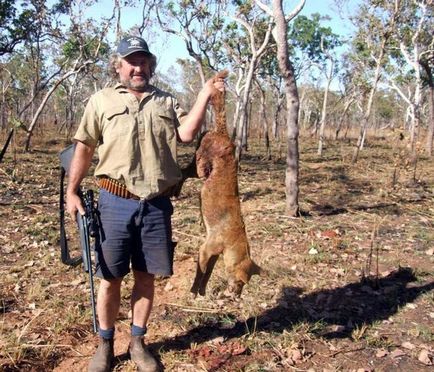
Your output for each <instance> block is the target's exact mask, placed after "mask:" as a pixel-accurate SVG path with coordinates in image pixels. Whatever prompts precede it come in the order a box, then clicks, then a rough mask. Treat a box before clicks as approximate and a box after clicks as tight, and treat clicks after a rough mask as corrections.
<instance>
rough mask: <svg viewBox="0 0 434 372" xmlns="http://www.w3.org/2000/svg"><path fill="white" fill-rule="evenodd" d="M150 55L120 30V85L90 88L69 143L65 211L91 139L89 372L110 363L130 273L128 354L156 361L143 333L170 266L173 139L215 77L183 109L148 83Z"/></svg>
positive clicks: (200, 110)
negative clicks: (98, 242)
mask: <svg viewBox="0 0 434 372" xmlns="http://www.w3.org/2000/svg"><path fill="white" fill-rule="evenodd" d="M155 67H156V58H155V56H154V55H153V54H152V53H151V52H150V51H149V49H148V45H147V44H146V42H145V40H143V39H142V38H140V37H136V36H128V37H125V38H123V39H122V40H121V41H120V42H119V45H118V48H117V53H116V54H115V55H114V56H113V57H112V59H111V69H112V72H114V73H115V75H116V76H117V78H118V80H119V83H118V84H117V85H116V86H115V87H112V88H105V89H102V90H100V91H99V92H97V93H96V94H94V95H93V96H92V97H91V98H90V100H89V102H88V104H87V106H86V109H85V112H84V114H83V118H82V121H81V123H80V126H79V128H78V130H77V133H76V134H75V136H74V139H75V141H76V142H77V146H76V150H75V154H74V158H73V160H72V164H71V169H70V173H69V182H68V187H67V192H66V193H67V195H66V198H67V210H68V212H69V213H70V214H71V216H73V218H75V216H76V213H77V211H78V212H79V213H81V214H83V213H84V209H83V206H82V205H81V202H80V198H79V197H78V195H77V189H78V187H79V185H80V182H81V181H82V179H83V178H84V177H85V175H86V174H87V171H88V169H89V166H90V163H91V159H92V156H93V153H94V150H95V148H96V147H98V155H99V161H98V164H97V166H96V168H95V176H96V179H97V182H98V184H99V187H100V198H99V210H100V212H101V225H102V228H101V234H102V247H101V249H100V250H98V251H97V252H95V254H96V275H97V276H98V277H100V278H101V282H100V286H99V290H98V296H97V313H98V322H99V336H100V342H99V346H98V349H97V351H96V353H95V355H94V357H93V358H92V360H91V362H90V365H89V371H93V372H95V371H109V370H110V365H111V363H112V359H113V336H114V324H115V320H116V317H117V315H118V312H119V306H120V288H121V283H122V278H123V277H124V276H125V275H126V274H127V273H128V272H129V270H130V263H131V267H132V271H133V276H134V286H133V289H132V294H131V309H132V327H131V343H130V348H129V351H130V355H131V359H132V360H133V361H134V362H135V363H136V364H137V366H138V369H139V371H156V370H158V364H157V362H156V360H155V359H154V357H153V356H152V355H151V354H150V352H149V351H148V350H147V349H146V347H145V345H144V342H143V337H144V335H145V333H146V324H147V321H148V319H149V315H150V313H151V309H152V304H153V297H154V275H162V276H168V275H171V274H172V266H173V248H174V244H173V243H172V236H171V235H172V229H171V214H172V212H173V208H172V204H171V202H170V199H169V195H170V189H171V187H172V186H174V185H175V184H176V183H177V182H178V181H179V179H180V178H181V173H180V169H179V167H178V165H177V162H176V143H177V141H180V142H190V141H192V140H193V139H194V138H195V136H196V134H197V132H198V131H199V129H200V126H201V123H202V121H203V119H204V117H205V113H206V108H207V104H208V100H209V98H210V97H211V95H212V92H213V91H215V89H219V90H221V91H223V90H224V83H223V81H222V80H220V81H213V80H209V81H208V82H206V84H205V85H204V87H203V88H202V90H201V91H200V92H199V94H198V96H197V99H196V102H195V103H194V105H193V107H192V109H191V111H190V112H189V113H188V114H187V113H186V112H185V111H183V110H182V108H181V107H180V106H179V104H178V102H177V101H176V99H175V98H174V97H173V96H171V95H170V94H168V93H165V92H163V91H161V90H159V89H157V88H156V87H154V86H152V85H150V84H149V80H150V78H151V77H152V75H153V73H154V70H155Z"/></svg>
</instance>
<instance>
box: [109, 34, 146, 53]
mask: <svg viewBox="0 0 434 372" xmlns="http://www.w3.org/2000/svg"><path fill="white" fill-rule="evenodd" d="M116 51H117V52H118V53H119V55H120V56H121V57H122V58H124V57H126V56H129V55H130V54H132V53H135V52H143V53H146V54H148V55H151V56H153V54H152V53H151V52H150V51H149V48H148V44H146V41H145V40H143V39H142V38H141V37H138V36H126V37H124V38H123V39H121V41H119V45H118V48H117V50H116Z"/></svg>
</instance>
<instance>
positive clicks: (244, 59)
mask: <svg viewBox="0 0 434 372" xmlns="http://www.w3.org/2000/svg"><path fill="white" fill-rule="evenodd" d="M233 3H234V5H235V7H236V8H235V9H236V11H235V14H234V15H233V16H231V19H232V20H233V23H232V26H231V33H229V34H228V35H226V44H227V45H230V44H232V45H233V43H237V46H235V47H232V48H231V50H232V51H234V50H237V51H239V53H238V54H235V53H231V56H232V58H235V62H237V64H238V69H239V70H240V71H243V74H242V75H243V78H242V81H243V88H242V95H241V96H240V100H239V103H240V106H239V118H238V120H237V121H236V122H234V128H236V138H235V144H236V148H235V158H236V159H237V161H238V162H239V161H240V158H241V153H242V148H243V147H246V144H247V123H248V103H249V100H250V95H251V90H252V84H253V81H254V77H255V74H256V73H257V71H258V67H259V63H260V61H261V58H262V57H263V56H264V54H265V52H266V51H267V46H268V44H269V41H270V38H271V30H272V23H271V22H270V21H267V20H266V19H264V17H263V15H262V12H261V11H260V10H259V12H258V10H255V7H254V4H253V3H252V2H250V1H240V0H237V1H234V2H233ZM237 34H238V37H237V36H236V35H237ZM240 38H241V39H242V41H243V43H240ZM246 46H247V48H246ZM229 58H231V57H229ZM240 62H241V64H240Z"/></svg>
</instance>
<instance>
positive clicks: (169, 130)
mask: <svg viewBox="0 0 434 372" xmlns="http://www.w3.org/2000/svg"><path fill="white" fill-rule="evenodd" d="M152 133H153V134H154V136H155V137H156V138H158V139H159V140H161V141H171V140H172V139H173V137H174V136H175V134H176V131H175V113H174V112H173V111H171V110H162V109H156V110H155V111H154V112H153V118H152Z"/></svg>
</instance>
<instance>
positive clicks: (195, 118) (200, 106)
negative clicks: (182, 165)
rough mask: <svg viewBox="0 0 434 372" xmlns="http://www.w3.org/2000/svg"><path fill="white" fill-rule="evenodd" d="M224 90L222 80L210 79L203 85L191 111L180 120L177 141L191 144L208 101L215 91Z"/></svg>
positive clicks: (200, 123) (203, 116)
mask: <svg viewBox="0 0 434 372" xmlns="http://www.w3.org/2000/svg"><path fill="white" fill-rule="evenodd" d="M224 89H225V85H224V81H223V79H217V80H215V79H214V78H212V79H210V80H208V81H207V82H206V83H205V85H204V86H203V88H202V89H201V91H200V92H199V94H198V96H197V99H196V102H195V103H194V105H193V107H192V109H191V110H190V112H189V113H188V115H187V116H186V117H184V118H183V119H182V124H181V125H180V126H179V128H178V135H179V140H180V141H181V142H191V141H193V140H194V138H195V136H196V134H197V132H199V129H200V127H201V125H202V122H203V119H204V118H205V114H206V108H207V106H208V102H209V99H210V98H211V96H212V94H213V93H214V92H215V91H216V90H220V91H222V92H223V91H224Z"/></svg>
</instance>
